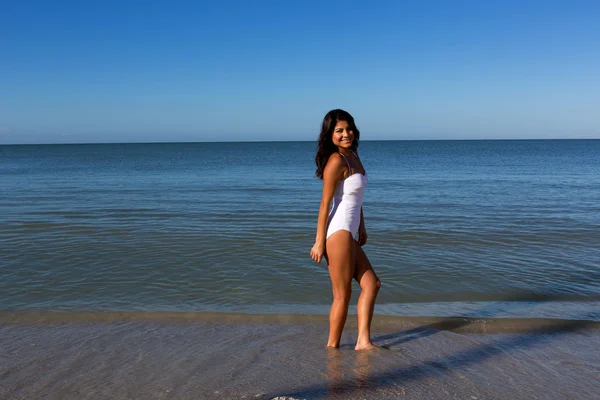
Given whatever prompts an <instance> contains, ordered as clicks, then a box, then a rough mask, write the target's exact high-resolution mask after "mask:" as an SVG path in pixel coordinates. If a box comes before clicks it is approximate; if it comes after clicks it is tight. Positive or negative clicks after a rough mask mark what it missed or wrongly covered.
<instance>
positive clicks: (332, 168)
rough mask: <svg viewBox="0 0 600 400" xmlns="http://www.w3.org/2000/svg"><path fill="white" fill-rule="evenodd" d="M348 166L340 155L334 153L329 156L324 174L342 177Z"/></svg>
mask: <svg viewBox="0 0 600 400" xmlns="http://www.w3.org/2000/svg"><path fill="white" fill-rule="evenodd" d="M345 166H346V164H345V162H344V160H343V159H342V156H341V154H340V153H333V154H332V155H330V156H329V160H327V165H325V170H324V171H323V174H328V175H334V176H340V175H343V174H344V168H345Z"/></svg>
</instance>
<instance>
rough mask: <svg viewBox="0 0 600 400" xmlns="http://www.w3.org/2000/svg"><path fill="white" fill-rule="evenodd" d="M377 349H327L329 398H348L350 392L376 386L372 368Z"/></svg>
mask: <svg viewBox="0 0 600 400" xmlns="http://www.w3.org/2000/svg"><path fill="white" fill-rule="evenodd" d="M375 358H376V351H352V352H350V353H346V352H343V351H340V350H338V349H328V350H327V372H326V374H325V376H326V380H327V398H333V399H341V398H346V397H347V396H348V393H353V392H357V391H362V390H369V389H372V388H373V387H375V386H376V385H375V377H373V376H371V370H372V368H373V364H374V362H375Z"/></svg>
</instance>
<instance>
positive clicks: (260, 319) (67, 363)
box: [0, 312, 600, 399]
mask: <svg viewBox="0 0 600 400" xmlns="http://www.w3.org/2000/svg"><path fill="white" fill-rule="evenodd" d="M27 314H28V313H23V312H17V314H13V317H12V318H9V317H8V316H7V315H6V314H5V315H2V316H1V317H0V318H1V319H2V321H3V322H4V323H3V324H0V337H1V338H2V347H1V350H0V351H1V352H2V357H1V359H2V363H1V365H0V383H1V384H0V397H1V398H3V399H20V398H28V399H69V398H84V397H85V398H94V399H114V398H123V399H125V398H136V399H190V398H194V399H234V398H235V399H244V398H245V399H249V398H254V399H272V398H274V397H277V396H289V397H292V398H296V399H322V398H328V399H396V398H406V399H422V398H428V399H434V398H439V399H536V398H537V399H565V398H570V399H591V398H594V397H593V396H595V395H596V394H597V392H598V390H599V389H600V383H599V382H600V381H599V380H598V379H597V378H598V374H599V373H600V354H599V353H598V352H597V351H596V349H597V348H598V346H599V345H600V334H599V333H600V326H599V325H598V323H593V322H589V321H557V320H469V319H464V318H463V319H461V318H453V319H448V318H438V319H431V318H430V319H427V318H414V319H411V318H398V317H376V320H375V322H374V335H373V337H374V342H375V343H376V344H377V345H379V346H381V347H382V349H381V350H376V351H372V352H356V351H354V350H353V345H354V342H355V340H356V333H355V331H356V321H355V320H354V319H353V318H351V319H350V320H349V322H348V325H347V329H346V332H345V333H344V336H343V337H342V346H341V348H340V350H326V349H325V348H324V347H323V345H324V343H325V342H324V341H325V338H326V334H327V321H326V317H324V316H308V315H302V316H289V315H288V316H285V315H279V316H277V315H263V316H249V315H239V314H238V315H227V314H223V313H219V314H213V315H210V314H208V315H204V314H197V313H171V314H168V313H165V314H159V315H155V313H116V314H110V313H108V314H107V313H92V314H90V313H84V314H85V315H77V314H76V313H75V314H73V313H60V314H53V313H48V312H46V313H42V314H41V315H42V316H43V317H44V318H46V320H45V322H41V321H40V320H39V319H36V318H38V317H39V316H38V317H36V316H35V312H34V313H33V314H29V315H28V316H27ZM49 315H54V319H48V316H49Z"/></svg>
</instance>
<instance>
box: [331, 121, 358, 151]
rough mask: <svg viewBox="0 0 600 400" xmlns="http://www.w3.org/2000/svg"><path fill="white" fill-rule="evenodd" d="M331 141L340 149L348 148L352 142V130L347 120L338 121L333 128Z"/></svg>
mask: <svg viewBox="0 0 600 400" xmlns="http://www.w3.org/2000/svg"><path fill="white" fill-rule="evenodd" d="M331 141H332V142H333V144H334V145H336V146H337V147H341V148H342V149H348V150H349V149H350V148H351V147H352V143H354V132H353V131H352V130H351V129H350V126H349V125H348V122H346V121H338V122H337V124H335V128H333V134H332V135H331Z"/></svg>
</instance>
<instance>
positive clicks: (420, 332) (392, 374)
mask: <svg viewBox="0 0 600 400" xmlns="http://www.w3.org/2000/svg"><path fill="white" fill-rule="evenodd" d="M519 300H521V301H519ZM530 300H531V296H528V295H527V294H522V295H518V296H515V297H512V298H510V299H507V300H506V301H514V302H515V303H513V304H514V307H513V309H516V308H523V307H526V306H527V305H528V304H532V303H527V301H530ZM553 300H556V298H555V297H552V296H547V297H546V298H544V299H543V300H542V301H553ZM539 301H540V299H539V298H536V303H537V302H539ZM490 309H497V307H495V306H494V303H492V304H490V305H489V306H486V307H483V308H482V309H480V310H478V311H477V312H474V313H472V314H471V315H467V316H465V317H460V318H459V317H452V318H446V319H442V320H441V321H439V322H435V323H432V324H427V325H424V326H420V327H416V328H413V329H408V330H403V331H400V332H396V333H392V334H386V335H380V336H376V337H374V338H373V342H374V343H375V344H378V345H380V346H381V347H384V348H387V349H392V348H394V347H395V346H398V345H401V344H404V343H407V342H409V341H412V340H417V339H421V338H425V337H428V336H431V335H434V334H437V333H439V332H440V331H461V330H463V331H464V330H465V328H466V327H468V325H470V324H472V323H473V321H474V320H475V318H477V315H482V314H483V315H488V317H486V318H490V317H489V315H490V313H489V311H490ZM593 317H594V315H592V314H589V315H582V316H580V319H577V320H541V321H542V322H540V323H536V324H532V326H530V327H528V328H526V329H521V330H520V331H519V333H518V334H516V333H515V334H511V335H510V336H507V335H503V336H502V337H501V339H499V340H496V341H494V342H492V343H490V344H482V345H481V346H479V347H478V348H476V349H470V350H467V351H463V352H457V353H456V354H453V355H450V356H444V357H440V358H438V359H435V360H432V361H427V362H423V363H422V365H414V364H413V365H410V366H403V367H400V368H396V369H393V368H392V369H389V370H387V371H385V372H382V373H377V374H369V373H368V370H369V369H370V368H369V365H368V363H369V359H368V356H363V355H358V356H357V360H358V361H359V362H360V363H363V367H364V368H362V371H363V372H362V373H357V376H356V377H353V379H350V378H345V379H343V378H341V377H337V378H336V379H329V378H330V377H328V380H327V381H325V382H323V383H322V384H317V385H312V386H307V387H304V388H300V389H296V390H293V391H290V392H289V393H287V394H286V396H291V397H293V398H299V399H311V398H323V397H326V398H327V397H333V398H344V397H345V396H349V395H351V394H353V393H356V392H357V391H364V390H369V389H374V388H378V389H381V388H386V387H390V388H391V387H395V388H397V387H398V386H399V385H401V384H402V383H407V382H409V381H414V380H419V379H425V378H428V377H430V376H433V375H435V374H439V372H440V371H442V372H448V371H451V370H453V369H459V368H462V367H466V366H471V365H474V364H476V363H478V362H483V361H485V360H488V359H490V358H492V357H494V356H496V355H501V354H507V352H510V351H511V350H518V349H523V348H528V347H531V346H535V345H539V344H543V343H544V342H547V341H549V340H550V339H551V338H553V337H556V335H562V334H569V333H573V332H578V331H582V330H585V329H587V328H594V329H597V328H598V327H599V325H600V323H599V322H597V321H594V320H592V319H593ZM382 342H383V343H382ZM338 353H339V352H338ZM358 353H361V352H358ZM364 353H368V352H364ZM341 362H342V359H341V356H339V355H335V354H329V355H328V363H329V364H330V365H328V369H329V370H330V371H331V370H332V368H333V369H336V368H339V369H341V368H342V366H341ZM365 363H366V365H365ZM365 371H367V372H366V373H365Z"/></svg>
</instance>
